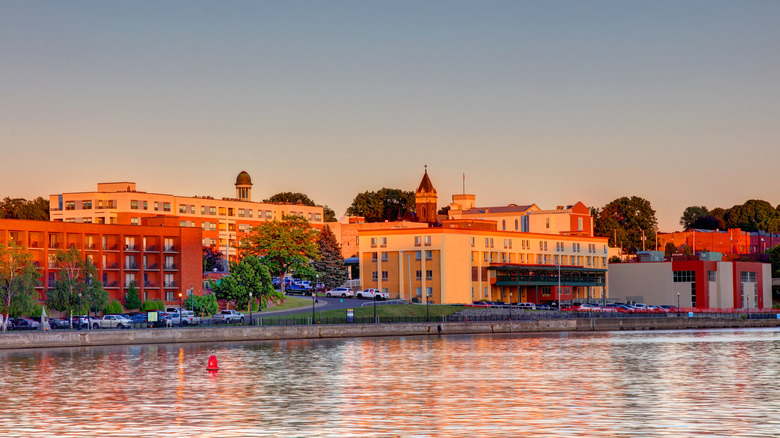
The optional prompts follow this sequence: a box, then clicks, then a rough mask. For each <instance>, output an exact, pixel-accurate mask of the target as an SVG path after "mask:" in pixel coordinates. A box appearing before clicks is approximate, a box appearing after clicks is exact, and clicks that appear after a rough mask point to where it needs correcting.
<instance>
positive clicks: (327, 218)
mask: <svg viewBox="0 0 780 438" xmlns="http://www.w3.org/2000/svg"><path fill="white" fill-rule="evenodd" d="M263 202H281V203H285V204H297V203H299V202H300V203H301V204H303V205H308V206H310V207H322V215H323V221H324V222H336V212H334V211H333V209H331V208H330V207H328V206H327V205H320V204H316V203H315V202H314V201H312V200H311V198H309V197H308V196H307V195H305V194H303V193H297V192H296V193H294V192H281V193H277V194H275V195H273V196H271V197H270V198H268V199H264V200H263Z"/></svg>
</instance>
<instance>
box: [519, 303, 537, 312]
mask: <svg viewBox="0 0 780 438" xmlns="http://www.w3.org/2000/svg"><path fill="white" fill-rule="evenodd" d="M517 308H518V309H527V310H535V309H536V308H537V307H536V304H534V303H520V304H518V305H517Z"/></svg>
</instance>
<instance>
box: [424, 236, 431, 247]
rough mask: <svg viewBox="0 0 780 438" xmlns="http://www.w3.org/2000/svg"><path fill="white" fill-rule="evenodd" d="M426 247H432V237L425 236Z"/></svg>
mask: <svg viewBox="0 0 780 438" xmlns="http://www.w3.org/2000/svg"><path fill="white" fill-rule="evenodd" d="M425 246H431V236H425Z"/></svg>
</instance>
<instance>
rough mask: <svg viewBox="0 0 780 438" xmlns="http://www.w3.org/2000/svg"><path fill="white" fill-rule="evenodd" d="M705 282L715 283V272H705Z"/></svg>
mask: <svg viewBox="0 0 780 438" xmlns="http://www.w3.org/2000/svg"><path fill="white" fill-rule="evenodd" d="M707 281H709V282H715V281H716V278H715V271H707Z"/></svg>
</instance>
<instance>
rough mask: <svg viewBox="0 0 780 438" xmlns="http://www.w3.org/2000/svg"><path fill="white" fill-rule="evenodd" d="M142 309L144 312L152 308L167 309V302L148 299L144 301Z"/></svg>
mask: <svg viewBox="0 0 780 438" xmlns="http://www.w3.org/2000/svg"><path fill="white" fill-rule="evenodd" d="M141 310H143V311H144V312H148V311H151V310H165V303H163V302H162V301H160V300H146V301H144V304H143V306H141Z"/></svg>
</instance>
